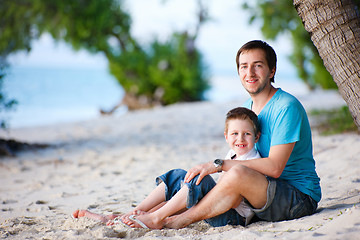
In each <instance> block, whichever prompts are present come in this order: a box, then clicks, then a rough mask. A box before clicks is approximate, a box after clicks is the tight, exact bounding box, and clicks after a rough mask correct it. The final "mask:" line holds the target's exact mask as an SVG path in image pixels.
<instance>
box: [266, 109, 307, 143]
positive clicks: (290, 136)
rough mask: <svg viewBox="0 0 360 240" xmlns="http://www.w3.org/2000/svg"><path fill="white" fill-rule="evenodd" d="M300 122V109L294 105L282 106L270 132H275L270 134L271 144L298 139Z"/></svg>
mask: <svg viewBox="0 0 360 240" xmlns="http://www.w3.org/2000/svg"><path fill="white" fill-rule="evenodd" d="M301 122H302V117H301V111H299V110H298V109H297V108H296V106H287V107H284V108H282V109H281V110H280V112H279V114H277V115H276V118H275V121H274V125H273V131H272V132H273V133H276V134H273V135H272V138H271V146H275V145H280V144H288V143H293V142H297V141H299V140H300V129H301Z"/></svg>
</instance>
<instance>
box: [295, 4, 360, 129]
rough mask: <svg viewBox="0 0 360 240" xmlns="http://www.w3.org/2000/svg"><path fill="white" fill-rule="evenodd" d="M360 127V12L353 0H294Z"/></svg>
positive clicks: (327, 67)
mask: <svg viewBox="0 0 360 240" xmlns="http://www.w3.org/2000/svg"><path fill="white" fill-rule="evenodd" d="M293 3H294V6H295V8H296V11H297V12H298V14H299V16H300V18H301V19H302V21H303V24H304V26H305V29H306V31H308V32H309V33H310V36H311V40H312V41H313V43H314V45H315V46H316V48H317V49H318V51H319V55H320V57H321V58H322V59H323V61H324V65H325V67H326V69H327V70H328V71H329V73H330V74H331V75H332V77H333V79H334V81H335V82H336V84H337V86H338V88H339V92H340V94H341V96H342V97H343V98H344V100H345V101H346V103H347V105H348V106H349V110H350V113H351V115H352V116H353V118H354V122H355V124H356V125H357V127H358V129H359V130H360V13H359V9H358V7H357V6H356V5H355V3H354V2H353V1H351V0H294V1H293Z"/></svg>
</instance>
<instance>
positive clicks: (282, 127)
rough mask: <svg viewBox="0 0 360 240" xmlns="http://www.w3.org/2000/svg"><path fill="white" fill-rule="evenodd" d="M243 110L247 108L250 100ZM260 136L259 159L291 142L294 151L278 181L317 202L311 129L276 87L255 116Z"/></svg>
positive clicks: (299, 107) (289, 98) (299, 108)
mask: <svg viewBox="0 0 360 240" xmlns="http://www.w3.org/2000/svg"><path fill="white" fill-rule="evenodd" d="M244 107H247V108H249V109H251V107H252V100H251V99H249V100H248V101H246V102H245V104H244ZM258 118H259V122H260V127H261V136H260V139H259V141H258V142H257V144H256V148H257V150H258V151H259V152H260V155H261V156H262V157H268V156H269V151H270V147H271V146H275V145H280V144H287V143H293V142H295V146H294V149H293V151H292V153H291V155H290V158H289V160H288V162H287V164H286V166H285V169H284V171H283V172H282V174H281V176H280V177H279V179H283V180H286V181H288V182H289V183H290V184H291V185H293V186H294V187H296V188H297V189H299V190H300V191H301V192H303V193H305V194H307V195H309V196H310V197H312V198H313V199H314V200H315V201H317V202H319V201H320V199H321V188H320V178H319V177H318V175H317V173H316V171H315V161H314V158H313V149H312V140H311V138H312V137H311V129H310V124H309V120H308V117H307V114H306V112H305V109H304V107H303V106H302V105H301V103H300V102H299V101H298V100H297V99H296V98H295V97H294V96H292V95H291V94H289V93H287V92H284V91H283V90H281V89H280V88H279V89H278V90H277V92H276V93H275V95H274V96H273V97H272V98H271V99H270V101H269V102H268V103H267V104H266V105H265V107H264V108H263V109H262V110H261V112H260V114H259V115H258Z"/></svg>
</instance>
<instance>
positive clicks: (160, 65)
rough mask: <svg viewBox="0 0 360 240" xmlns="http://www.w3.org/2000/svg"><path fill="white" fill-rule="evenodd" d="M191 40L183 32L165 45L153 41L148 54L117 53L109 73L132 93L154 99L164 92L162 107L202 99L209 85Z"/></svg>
mask: <svg viewBox="0 0 360 240" xmlns="http://www.w3.org/2000/svg"><path fill="white" fill-rule="evenodd" d="M192 41H193V40H192V39H191V37H189V36H188V35H187V34H186V33H184V34H178V33H174V34H173V35H172V36H171V38H170V40H168V41H166V42H165V43H160V42H159V41H157V40H155V41H153V42H152V44H151V45H150V46H149V48H148V51H143V50H141V49H134V50H132V51H129V52H126V53H123V54H120V55H119V56H118V57H117V58H115V59H114V61H111V62H110V69H111V72H112V74H114V75H115V76H117V78H118V80H119V82H120V84H121V85H122V86H123V88H124V89H125V91H126V92H129V93H131V94H135V95H137V96H146V97H148V98H150V99H151V100H156V99H153V98H156V96H154V94H155V93H156V92H162V91H163V94H161V96H160V99H159V101H160V102H161V104H164V105H167V104H172V103H175V102H179V101H197V100H202V99H203V96H202V93H203V92H204V91H205V90H206V89H207V88H208V83H207V78H206V77H205V76H204V66H203V65H202V61H201V55H200V53H199V52H198V51H197V50H196V49H195V48H193V47H192Z"/></svg>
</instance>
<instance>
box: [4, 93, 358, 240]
mask: <svg viewBox="0 0 360 240" xmlns="http://www.w3.org/2000/svg"><path fill="white" fill-rule="evenodd" d="M298 98H299V100H300V101H301V102H302V103H303V105H304V106H305V108H306V110H307V111H310V110H311V109H315V108H317V109H319V108H332V107H337V106H341V105H343V104H344V101H343V100H342V99H341V97H340V96H339V95H338V94H336V93H334V92H329V93H324V92H319V93H316V94H311V95H303V96H299V97H298ZM243 100H245V99H239V100H238V101H233V102H225V103H212V102H198V103H186V104H175V105H171V106H167V107H158V108H154V109H151V110H141V111H136V112H130V113H127V114H124V115H121V116H106V117H100V118H98V119H95V120H91V121H84V122H75V123H66V124H58V125H52V126H43V127H32V128H18V129H11V131H10V132H8V133H7V132H4V131H0V138H6V139H16V140H18V141H26V142H29V143H42V144H50V145H51V147H48V148H46V149H38V150H33V151H24V152H21V153H19V154H17V156H16V157H2V158H1V159H0V176H1V182H0V200H1V201H0V207H1V212H0V238H1V239H5V238H6V239H112V238H125V239H135V238H136V239H273V238H277V239H311V238H316V239H359V236H360V164H359V156H360V135H358V134H356V133H347V134H338V135H331V136H322V135H320V134H319V133H318V132H317V130H316V129H315V128H313V143H314V156H315V160H316V167H317V171H318V174H319V176H320V178H321V186H322V194H323V197H322V200H321V201H320V203H319V209H318V212H317V213H316V214H314V215H312V216H308V217H303V218H301V219H296V220H291V221H282V222H274V223H273V222H257V223H253V224H250V225H249V226H247V227H242V226H225V227H219V228H213V227H210V226H209V225H207V224H206V223H204V222H199V223H195V224H192V225H190V226H189V227H186V228H184V229H180V230H172V229H163V230H145V229H132V228H128V227H124V226H122V225H115V226H105V225H103V224H101V223H99V222H96V221H94V220H89V219H85V218H81V219H73V218H72V217H71V213H72V212H73V211H74V210H76V209H89V210H91V211H93V212H96V213H104V214H109V213H113V212H115V213H125V212H128V211H129V210H131V208H132V207H133V206H136V205H137V204H138V203H139V202H140V201H141V200H142V199H144V197H145V196H146V195H147V194H148V193H149V192H150V191H151V190H152V189H153V188H154V187H155V177H156V176H158V175H160V174H162V173H164V172H166V171H168V170H170V169H173V168H184V169H188V168H190V167H192V166H193V165H195V164H198V163H202V162H207V161H212V160H213V159H215V158H221V157H224V156H225V154H226V153H227V151H228V146H227V144H226V142H225V140H224V136H223V125H224V118H225V114H226V112H227V111H228V110H229V109H231V108H233V107H236V106H240V105H241V104H242V103H243ZM310 122H311V124H312V125H313V126H314V124H315V121H314V120H313V119H312V118H310Z"/></svg>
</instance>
